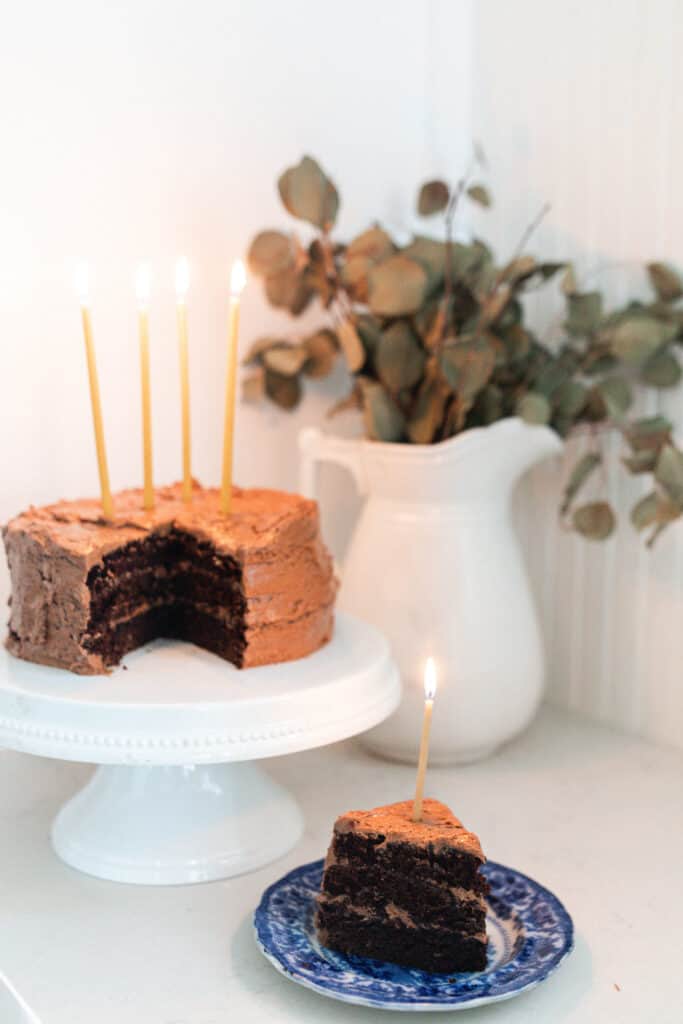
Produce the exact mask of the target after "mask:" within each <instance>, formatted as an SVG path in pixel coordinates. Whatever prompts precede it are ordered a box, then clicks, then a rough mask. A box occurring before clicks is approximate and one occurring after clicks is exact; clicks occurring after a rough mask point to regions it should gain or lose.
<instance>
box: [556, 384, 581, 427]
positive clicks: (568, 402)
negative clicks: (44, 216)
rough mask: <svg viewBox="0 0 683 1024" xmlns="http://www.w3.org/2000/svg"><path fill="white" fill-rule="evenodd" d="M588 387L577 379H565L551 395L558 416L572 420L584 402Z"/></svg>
mask: <svg viewBox="0 0 683 1024" xmlns="http://www.w3.org/2000/svg"><path fill="white" fill-rule="evenodd" d="M587 397H588V389H587V388H586V387H585V386H584V385H583V384H582V383H581V382H580V381H578V380H565V381H563V382H562V384H560V385H559V387H558V388H557V390H556V391H555V393H554V395H553V408H554V410H555V411H556V412H557V413H558V415H560V416H566V417H567V419H569V420H574V419H575V418H576V417H577V416H578V415H579V413H580V412H581V410H582V409H583V407H584V406H585V404H586V399H587Z"/></svg>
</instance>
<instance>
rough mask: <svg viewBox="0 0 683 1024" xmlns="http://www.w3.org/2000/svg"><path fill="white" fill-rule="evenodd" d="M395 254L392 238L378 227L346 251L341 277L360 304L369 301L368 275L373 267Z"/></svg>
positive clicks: (351, 244) (355, 240)
mask: <svg viewBox="0 0 683 1024" xmlns="http://www.w3.org/2000/svg"><path fill="white" fill-rule="evenodd" d="M395 252H396V246H395V245H394V243H393V241H392V240H391V238H390V236H389V235H388V234H387V233H386V231H384V230H383V228H380V227H378V226H375V227H372V228H369V229H368V230H367V231H364V232H363V233H362V234H361V235H358V236H357V237H356V238H354V240H353V241H352V242H351V243H350V245H349V247H348V248H347V250H346V257H345V260H344V264H343V267H342V271H341V276H342V280H343V281H344V283H345V284H347V285H348V286H349V287H350V288H351V289H352V290H353V291H354V293H355V295H356V297H357V299H358V300H359V301H360V302H365V301H367V297H368V273H369V271H370V269H371V267H373V266H374V265H375V264H376V263H380V262H381V261H382V260H385V259H388V258H389V256H392V255H393V254H394V253H395Z"/></svg>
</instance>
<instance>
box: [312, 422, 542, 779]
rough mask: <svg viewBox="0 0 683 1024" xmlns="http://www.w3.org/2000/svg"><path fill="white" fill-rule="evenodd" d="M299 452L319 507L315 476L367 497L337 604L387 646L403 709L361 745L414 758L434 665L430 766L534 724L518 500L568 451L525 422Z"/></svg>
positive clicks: (535, 651)
mask: <svg viewBox="0 0 683 1024" xmlns="http://www.w3.org/2000/svg"><path fill="white" fill-rule="evenodd" d="M300 448H301V457H302V479H301V489H302V491H303V493H304V494H306V495H308V496H310V497H314V496H315V492H316V465H317V463H319V462H325V461H327V462H335V463H338V464H341V465H342V466H345V467H346V468H347V469H349V470H350V472H351V473H352V474H353V477H354V479H355V482H356V486H357V487H358V490H359V491H360V492H361V494H363V495H365V496H366V500H365V504H364V507H363V509H362V511H361V514H360V518H359V521H358V523H357V525H356V528H355V532H354V534H353V537H352V539H351V543H350V546H349V550H348V554H347V557H346V560H345V562H344V565H343V568H342V574H341V575H342V586H341V591H340V595H339V605H340V607H341V608H342V609H343V610H345V611H348V612H350V613H351V614H353V615H356V616H358V617H359V618H362V619H365V620H366V621H368V622H371V623H373V624H374V625H376V626H378V627H379V629H381V630H382V632H383V633H384V634H385V635H386V636H387V637H388V638H389V641H390V643H391V644H392V647H393V653H394V657H395V659H396V661H397V662H398V665H399V668H400V670H401V674H402V677H403V683H404V697H403V701H402V704H401V706H400V708H399V710H398V711H397V712H396V713H395V714H394V715H393V716H392V717H391V718H389V719H388V720H387V721H386V722H384V723H383V724H382V725H380V726H377V728H375V729H373V730H371V731H370V732H369V733H366V734H365V736H364V738H363V739H364V742H365V743H366V745H367V746H369V747H370V748H371V749H372V750H374V751H375V752H376V753H378V754H380V755H382V756H385V757H389V758H393V759H398V760H413V759H414V758H415V757H416V754H417V746H418V741H419V735H420V723H421V718H422V708H423V700H424V696H423V682H422V679H423V669H424V663H425V660H426V658H427V657H428V656H429V655H433V656H434V658H435V659H436V664H437V671H438V680H439V687H438V693H437V703H436V705H435V710H434V719H433V723H432V739H431V747H430V761H431V762H432V763H435V764H448V763H454V762H464V761H473V760H476V759H478V758H481V757H485V756H486V755H487V754H489V753H490V752H491V751H493V750H495V749H496V747H498V746H500V744H501V743H504V742H505V741H506V740H509V739H511V738H512V737H513V736H515V735H516V734H517V733H518V732H520V731H521V730H523V729H524V728H525V727H526V726H527V725H528V724H529V722H530V721H531V719H532V718H533V716H534V714H535V712H536V710H537V707H538V704H539V701H540V699H541V693H542V687H543V674H544V664H543V662H544V659H543V647H542V643H541V635H540V630H539V625H538V620H537V616H536V611H535V608H534V605H533V601H532V597H531V592H530V589H529V583H528V579H527V575H526V570H525V566H524V564H523V561H522V556H521V551H520V549H519V543H518V540H517V537H516V535H515V533H514V531H513V528H512V521H511V510H510V504H511V502H510V498H511V495H512V490H513V487H514V484H515V483H516V481H517V480H518V478H519V477H520V476H521V474H522V473H524V472H525V471H526V470H527V469H529V468H530V467H531V466H533V465H534V464H535V463H537V462H539V461H540V460H541V459H544V458H546V457H547V456H549V455H553V454H555V453H557V452H559V451H560V449H561V441H560V439H559V438H558V437H557V435H556V434H554V433H553V432H552V431H551V430H550V429H548V428H547V427H537V426H529V425H527V424H525V423H523V422H522V421H521V420H519V419H516V418H515V419H506V420H501V421H500V422H498V423H495V424H493V425H492V426H489V427H485V428H481V429H474V430H469V431H467V432H466V433H464V434H460V435H458V436H457V437H454V438H452V439H450V440H448V441H444V442H442V443H441V444H435V445H410V444H405V445H404V444H383V443H379V442H375V441H363V440H355V441H350V440H343V439H340V438H335V437H330V436H327V435H324V434H322V433H321V432H320V431H319V430H316V429H308V430H305V431H303V432H302V434H301V436H300Z"/></svg>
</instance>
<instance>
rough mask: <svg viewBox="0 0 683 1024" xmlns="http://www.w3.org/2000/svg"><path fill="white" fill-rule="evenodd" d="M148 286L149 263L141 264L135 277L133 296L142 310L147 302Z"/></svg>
mask: <svg viewBox="0 0 683 1024" xmlns="http://www.w3.org/2000/svg"><path fill="white" fill-rule="evenodd" d="M149 285H150V271H149V263H141V264H140V266H139V267H138V269H137V273H136V275H135V294H136V295H137V297H138V305H139V306H140V308H141V309H144V308H145V307H146V306H147V303H148V302H149Z"/></svg>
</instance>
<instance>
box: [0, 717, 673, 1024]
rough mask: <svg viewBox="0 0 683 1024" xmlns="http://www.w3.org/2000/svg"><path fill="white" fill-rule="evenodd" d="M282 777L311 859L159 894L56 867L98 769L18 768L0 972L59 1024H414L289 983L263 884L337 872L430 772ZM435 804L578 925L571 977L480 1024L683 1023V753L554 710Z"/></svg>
mask: <svg viewBox="0 0 683 1024" xmlns="http://www.w3.org/2000/svg"><path fill="white" fill-rule="evenodd" d="M264 763H265V764H266V765H267V766H268V768H269V770H270V771H271V773H272V774H273V775H274V776H275V777H277V778H278V779H280V780H281V781H282V782H283V783H284V784H285V785H287V786H288V787H289V788H290V789H291V790H292V791H293V792H294V794H295V795H296V796H297V798H298V799H299V801H300V803H301V806H302V808H303V810H304V814H305V818H306V822H307V825H306V832H305V835H304V838H303V839H302V841H301V843H300V844H299V846H298V847H297V848H296V849H295V850H293V851H292V852H291V853H290V854H289V855H288V856H287V857H286V858H284V859H283V860H282V861H280V862H279V863H277V864H271V865H270V866H269V867H267V868H264V869H262V870H260V871H258V872H256V873H254V874H252V875H246V876H243V877H241V878H237V879H233V880H231V881H228V882H219V883H213V884H209V885H197V886H187V887H176V888H143V887H138V886H125V885H117V884H114V883H109V882H102V881H98V880H96V879H91V878H88V877H86V876H85V875H81V874H79V873H77V872H75V871H72V870H71V869H69V868H67V867H66V866H64V865H63V864H62V863H61V862H60V861H59V860H57V858H56V857H55V856H54V855H53V853H52V851H51V848H50V846H49V841H48V830H49V827H50V823H51V820H52V818H53V817H54V815H55V813H56V811H57V810H58V808H59V807H60V806H61V804H62V803H63V802H64V800H65V799H67V798H68V797H69V796H70V795H71V794H72V793H73V792H75V790H76V789H78V788H79V787H80V786H81V785H82V784H83V782H84V780H85V779H86V778H87V776H88V773H89V771H90V769H89V768H88V767H87V766H85V765H71V764H66V763H60V762H56V761H48V760H41V759H38V758H33V757H29V756H28V755H23V754H15V753H11V752H8V751H0V971H5V972H6V974H7V975H8V976H9V977H10V978H11V979H12V981H13V982H14V983H15V984H16V986H17V988H18V989H19V990H20V991H21V992H22V993H23V995H24V996H25V997H26V999H27V1001H28V1002H29V1003H30V1004H31V1005H32V1006H33V1007H34V1008H35V1010H36V1011H37V1012H38V1014H39V1015H40V1017H41V1018H42V1020H43V1022H44V1024H124V1022H125V1024H224V1022H227V1021H239V1022H240V1024H249V1022H252V1021H254V1022H255V1021H258V1022H263V1021H268V1022H269V1024H270V1022H275V1024H289V1022H294V1021H296V1022H304V1024H305V1022H307V1021H311V1022H314V1021H315V1022H317V1021H320V1020H324V1021H326V1022H330V1024H337V1022H338V1024H353V1022H358V1024H363V1022H365V1024H370V1022H381V1021H383V1022H384V1024H386V1022H387V1021H388V1020H391V1019H392V1018H395V1019H398V1017H397V1015H393V1014H387V1013H386V1012H383V1011H373V1010H366V1009H362V1008H357V1007H353V1006H347V1005H344V1004H341V1003H335V1002H333V1001H331V1000H327V999H324V998H322V997H320V996H317V995H315V994H314V993H312V992H308V991H306V990H305V989H302V988H300V987H299V986H297V985H294V984H293V983H291V982H288V981H286V980H285V979H284V978H282V977H280V975H278V974H277V973H276V972H275V970H274V969H273V968H272V967H271V966H270V965H269V964H268V963H267V962H266V961H265V960H264V959H263V958H262V956H261V954H260V953H259V952H258V950H257V949H256V946H255V944H254V940H253V937H252V926H251V913H252V910H253V908H254V906H255V904H256V903H257V902H258V900H259V897H260V894H261V892H262V890H263V889H264V888H265V886H267V885H268V884H269V883H270V882H272V881H273V880H275V879H276V878H278V877H279V876H280V875H281V874H283V873H284V872H285V871H287V870H289V869H290V868H292V867H294V866H296V865H297V864H300V863H304V862H306V861H310V860H314V859H315V858H316V857H320V856H322V855H323V854H324V852H325V849H326V846H327V843H328V840H329V837H330V832H331V827H332V821H333V819H334V817H335V816H336V815H337V813H339V812H341V811H343V810H346V809H348V808H350V807H370V806H375V805H377V804H383V803H389V802H391V801H394V800H401V799H406V797H409V796H410V795H411V792H412V787H413V781H414V771H413V770H412V769H411V768H410V767H407V766H404V765H393V764H387V763H384V762H382V761H379V760H376V759H375V758H373V757H371V756H370V755H368V754H366V753H364V752H363V750H362V749H361V748H359V747H358V746H357V745H356V744H355V743H353V742H347V743H340V744H336V745H334V746H331V747H327V748H325V749H321V750H313V751H308V752H306V753H303V754H295V755H291V756H289V757H283V758H278V759H275V760H272V761H270V762H264ZM427 791H428V793H429V795H432V796H435V797H438V798H439V799H441V800H443V801H444V802H446V803H448V804H450V805H451V806H452V808H453V810H454V811H455V813H456V814H458V815H459V816H460V817H462V818H463V820H464V821H465V823H466V824H468V825H470V826H471V827H472V828H474V829H475V830H476V831H477V832H478V833H479V834H480V836H481V838H482V843H483V846H484V849H485V851H486V853H487V854H488V856H489V857H490V858H491V859H492V860H497V861H501V862H503V863H506V864H510V865H512V866H514V867H516V868H519V869H520V870H521V871H523V872H525V873H526V874H529V875H531V876H532V877H534V878H536V879H537V880H538V881H540V882H542V883H543V884H544V885H546V886H547V887H549V888H550V889H552V890H553V891H554V892H555V893H556V894H557V895H558V896H559V897H560V899H562V901H563V902H564V903H565V905H566V906H567V909H568V910H569V912H570V913H571V914H572V916H573V918H574V923H575V926H576V933H577V935H576V949H575V951H574V953H573V954H572V956H571V957H570V958H569V960H568V961H567V962H566V963H565V964H564V965H563V966H562V967H561V968H560V969H559V971H558V972H557V974H555V975H554V976H553V977H551V978H550V979H549V980H548V981H547V982H545V983H544V984H543V985H541V986H540V987H539V988H538V989H536V990H535V991H533V992H530V993H527V994H526V995H523V996H520V997H519V998H518V999H514V1000H512V1001H510V1002H506V1003H501V1004H499V1005H498V1006H492V1007H488V1008H483V1009H479V1010H470V1011H467V1016H466V1017H465V1018H463V1024H464V1022H465V1021H466V1022H467V1024H479V1022H489V1024H497V1022H503V1021H504V1022H505V1024H508V1022H509V1024H514V1022H524V1024H529V1022H530V1021H538V1022H539V1024H556V1022H557V1024H560V1022H561V1024H572V1022H576V1024H579V1022H580V1024H598V1022H599V1024H622V1022H624V1024H627V1022H634V1024H635V1022H637V1024H645V1022H649V1021H656V1022H657V1024H680V1021H681V1019H683V1009H682V1000H681V996H680V972H681V960H682V958H683V939H682V938H681V935H682V931H681V922H682V921H683V756H682V755H680V754H678V753H676V752H674V751H669V750H665V749H661V748H657V747H654V746H652V745H650V744H647V743H643V742H641V741H639V740H636V739H633V738H630V737H627V736H622V735H620V734H618V733H616V732H613V731H611V730H608V729H605V728H603V727H601V726H598V725H594V724H591V723H587V722H585V721H583V720H581V719H579V718H575V717H570V716H567V715H566V714H564V713H559V712H557V711H554V710H551V709H545V710H544V711H543V713H542V715H541V716H540V718H539V719H538V720H537V722H536V723H535V724H534V726H533V727H532V728H531V730H530V731H529V732H527V733H526V735H525V736H523V737H522V738H521V739H520V740H518V741H517V742H515V743H514V744H512V745H510V746H509V747H507V748H505V749H504V750H503V751H502V752H501V753H499V754H498V755H496V756H495V757H492V758H490V759H489V760H487V761H484V762H482V763H480V764H475V765H470V766H467V767H463V768H459V769H451V770H446V769H439V770H437V769H434V770H433V771H431V772H430V775H429V779H428V785H427ZM263 827H264V828H267V827H268V822H267V821H264V823H263ZM439 1016H440V1017H441V1015H439ZM401 1019H402V1020H405V1016H404V1015H403V1014H401ZM0 1024H2V1022H0Z"/></svg>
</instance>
